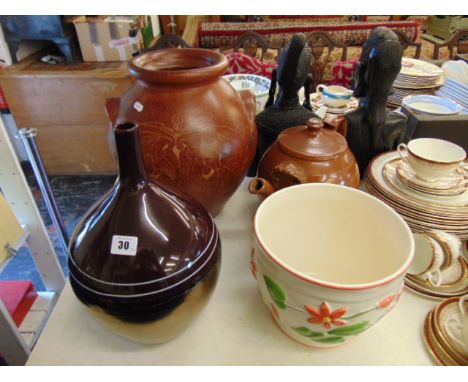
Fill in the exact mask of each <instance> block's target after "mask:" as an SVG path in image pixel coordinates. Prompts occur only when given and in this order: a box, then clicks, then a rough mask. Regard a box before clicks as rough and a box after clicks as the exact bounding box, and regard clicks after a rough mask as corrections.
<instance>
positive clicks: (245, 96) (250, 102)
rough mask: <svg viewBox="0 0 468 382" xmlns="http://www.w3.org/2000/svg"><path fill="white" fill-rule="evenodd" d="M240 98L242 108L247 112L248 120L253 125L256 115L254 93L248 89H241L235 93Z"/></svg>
mask: <svg viewBox="0 0 468 382" xmlns="http://www.w3.org/2000/svg"><path fill="white" fill-rule="evenodd" d="M237 92H238V93H239V95H240V96H241V98H242V102H243V103H244V107H245V109H246V110H247V114H248V115H249V119H250V121H251V122H252V124H255V115H256V113H257V101H256V99H255V93H254V92H253V91H252V90H250V89H241V90H238V91H237Z"/></svg>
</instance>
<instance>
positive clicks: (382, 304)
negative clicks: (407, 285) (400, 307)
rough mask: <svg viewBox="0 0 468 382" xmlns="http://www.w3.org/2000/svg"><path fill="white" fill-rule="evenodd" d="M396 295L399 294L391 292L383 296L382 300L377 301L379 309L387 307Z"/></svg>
mask: <svg viewBox="0 0 468 382" xmlns="http://www.w3.org/2000/svg"><path fill="white" fill-rule="evenodd" d="M398 295H399V294H398V293H395V294H391V295H390V296H388V297H385V298H384V299H383V300H382V301H380V302H379V303H378V306H379V308H380V309H385V308H388V307H389V306H390V305H391V304H392V303H393V301H395V299H396V298H397V297H398Z"/></svg>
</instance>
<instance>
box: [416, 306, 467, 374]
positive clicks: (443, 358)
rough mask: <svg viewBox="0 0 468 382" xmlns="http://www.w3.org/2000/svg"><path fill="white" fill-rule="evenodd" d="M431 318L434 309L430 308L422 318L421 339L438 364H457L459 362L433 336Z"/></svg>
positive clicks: (432, 317)
mask: <svg viewBox="0 0 468 382" xmlns="http://www.w3.org/2000/svg"><path fill="white" fill-rule="evenodd" d="M433 320H434V310H431V311H430V312H429V313H428V314H427V316H426V319H425V320H424V327H423V339H424V343H425V345H426V348H427V350H428V351H429V353H430V354H431V356H432V357H433V358H434V359H435V361H437V363H438V364H439V365H442V366H459V363H458V362H457V361H456V360H454V359H453V358H452V357H451V356H450V355H449V354H448V352H447V351H446V350H445V349H444V348H443V347H442V345H441V344H440V342H438V340H437V338H436V337H435V333H434V329H433V328H434V324H433Z"/></svg>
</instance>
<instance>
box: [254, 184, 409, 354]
mask: <svg viewBox="0 0 468 382" xmlns="http://www.w3.org/2000/svg"><path fill="white" fill-rule="evenodd" d="M254 228H255V239H254V247H253V248H254V249H253V253H252V257H251V265H252V268H253V269H255V272H254V274H255V278H256V280H257V283H258V288H259V290H260V294H261V296H262V299H263V301H264V303H265V304H266V306H267V308H268V309H269V310H270V311H271V313H272V315H273V318H274V320H275V321H276V323H277V324H278V326H279V327H280V328H281V329H282V330H283V332H284V333H286V334H287V335H288V336H289V337H291V338H292V339H294V340H296V341H298V342H300V343H302V344H304V345H307V346H313V347H332V346H337V345H339V344H342V343H346V342H348V341H349V340H350V339H352V338H353V337H354V336H356V335H359V334H360V333H362V332H365V331H366V330H367V329H368V328H370V327H372V326H373V325H374V324H376V323H377V322H378V321H379V320H380V319H381V318H382V317H383V316H384V315H386V314H387V313H388V312H389V311H390V310H391V309H392V308H393V307H394V306H395V304H396V302H397V301H398V298H399V296H400V294H401V292H402V290H403V279H404V276H405V273H406V271H407V270H408V267H409V266H410V264H411V261H412V258H413V252H414V239H413V236H412V234H411V230H410V229H409V227H408V225H407V223H406V222H405V221H404V220H403V219H402V218H401V216H400V215H398V214H397V213H396V212H395V211H394V210H393V209H392V208H390V207H389V206H387V205H386V204H385V203H383V202H382V201H380V200H379V199H377V198H375V197H373V196H372V195H370V194H367V193H365V192H363V191H360V190H356V189H354V188H351V187H345V186H339V185H335V184H328V183H306V184H301V185H296V186H291V187H287V188H284V189H282V190H279V191H276V192H275V193H274V194H272V195H271V196H269V197H268V198H266V199H265V200H264V201H263V202H262V204H261V205H260V207H259V208H258V210H257V212H256V215H255V219H254Z"/></svg>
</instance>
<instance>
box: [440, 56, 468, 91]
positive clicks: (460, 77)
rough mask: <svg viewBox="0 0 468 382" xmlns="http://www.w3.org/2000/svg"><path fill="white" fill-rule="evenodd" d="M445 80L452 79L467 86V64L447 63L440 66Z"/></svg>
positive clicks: (459, 62) (461, 62)
mask: <svg viewBox="0 0 468 382" xmlns="http://www.w3.org/2000/svg"><path fill="white" fill-rule="evenodd" d="M442 70H443V71H444V78H445V79H449V78H450V79H452V80H455V81H458V82H461V83H462V84H463V85H468V64H467V63H466V62H465V61H461V60H460V61H447V62H444V64H443V65H442Z"/></svg>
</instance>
